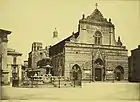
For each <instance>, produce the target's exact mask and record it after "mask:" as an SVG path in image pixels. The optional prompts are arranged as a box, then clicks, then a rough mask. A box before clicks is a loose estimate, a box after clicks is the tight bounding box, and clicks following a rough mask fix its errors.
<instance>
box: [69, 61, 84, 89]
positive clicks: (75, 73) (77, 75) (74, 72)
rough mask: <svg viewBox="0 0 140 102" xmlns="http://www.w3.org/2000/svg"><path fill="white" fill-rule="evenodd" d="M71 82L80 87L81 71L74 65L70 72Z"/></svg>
mask: <svg viewBox="0 0 140 102" xmlns="http://www.w3.org/2000/svg"><path fill="white" fill-rule="evenodd" d="M70 76H71V81H72V82H73V84H74V85H78V86H81V81H82V70H81V68H80V66H79V65H78V64H75V65H74V66H73V67H72V69H71V71H70Z"/></svg>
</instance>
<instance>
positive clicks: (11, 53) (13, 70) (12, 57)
mask: <svg viewBox="0 0 140 102" xmlns="http://www.w3.org/2000/svg"><path fill="white" fill-rule="evenodd" d="M21 58H22V53H19V52H16V51H15V50H14V49H11V48H8V49H7V69H8V72H9V73H8V83H10V84H11V85H12V86H15V85H16V86H18V85H19V84H20V82H21V78H22V59H21Z"/></svg>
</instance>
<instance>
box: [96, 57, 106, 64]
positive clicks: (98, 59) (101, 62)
mask: <svg viewBox="0 0 140 102" xmlns="http://www.w3.org/2000/svg"><path fill="white" fill-rule="evenodd" d="M94 64H99V65H104V62H103V60H102V59H101V58H97V59H96V60H95V62H94Z"/></svg>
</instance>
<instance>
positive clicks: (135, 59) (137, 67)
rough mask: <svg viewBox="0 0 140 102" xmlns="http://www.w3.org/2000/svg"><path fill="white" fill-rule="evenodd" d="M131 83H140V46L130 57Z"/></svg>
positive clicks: (132, 51)
mask: <svg viewBox="0 0 140 102" xmlns="http://www.w3.org/2000/svg"><path fill="white" fill-rule="evenodd" d="M129 81H133V82H140V45H139V46H138V48H136V49H134V50H131V56H130V57H129Z"/></svg>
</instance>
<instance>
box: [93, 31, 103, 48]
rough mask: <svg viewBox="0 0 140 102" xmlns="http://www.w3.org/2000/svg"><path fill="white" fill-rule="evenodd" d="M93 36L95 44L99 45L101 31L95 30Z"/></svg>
mask: <svg viewBox="0 0 140 102" xmlns="http://www.w3.org/2000/svg"><path fill="white" fill-rule="evenodd" d="M94 38H95V44H97V45H100V44H101V42H102V35H101V32H100V31H96V32H95V36H94Z"/></svg>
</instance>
